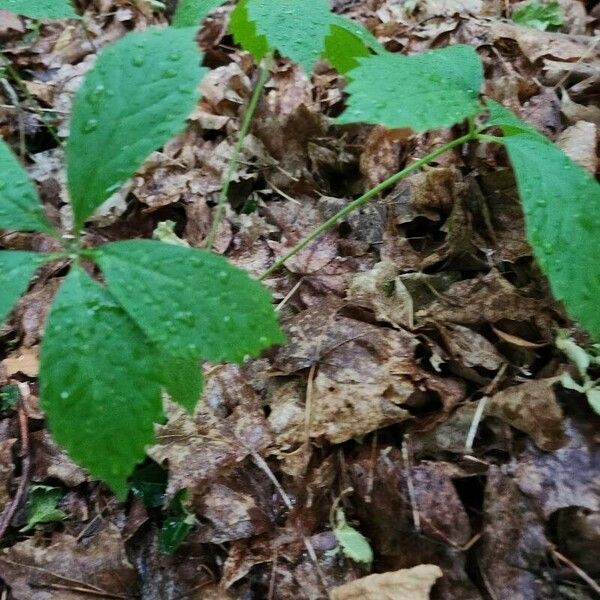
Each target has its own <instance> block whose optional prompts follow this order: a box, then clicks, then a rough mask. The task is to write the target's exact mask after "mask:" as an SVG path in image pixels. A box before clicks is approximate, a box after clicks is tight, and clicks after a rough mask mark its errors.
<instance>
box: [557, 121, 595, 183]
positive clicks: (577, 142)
mask: <svg viewBox="0 0 600 600" xmlns="http://www.w3.org/2000/svg"><path fill="white" fill-rule="evenodd" d="M597 136H598V127H597V126H596V125H595V124H594V123H589V122H587V121H578V122H577V123H575V124H574V125H571V127H567V128H566V129H565V130H564V131H563V132H562V133H561V134H560V135H559V136H558V138H557V139H556V145H557V146H558V147H559V148H560V149H561V150H562V151H563V152H564V153H565V154H566V155H567V156H568V157H569V158H571V159H573V160H574V161H575V162H577V163H579V164H580V165H581V166H582V167H583V168H584V169H585V170H586V171H588V172H589V173H591V174H592V175H595V173H596V170H597V167H598V156H597V154H596V148H597Z"/></svg>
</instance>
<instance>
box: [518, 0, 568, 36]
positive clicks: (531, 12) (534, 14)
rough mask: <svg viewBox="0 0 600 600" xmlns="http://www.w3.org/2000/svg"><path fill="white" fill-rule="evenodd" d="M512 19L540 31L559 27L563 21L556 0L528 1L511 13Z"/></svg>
mask: <svg viewBox="0 0 600 600" xmlns="http://www.w3.org/2000/svg"><path fill="white" fill-rule="evenodd" d="M511 18H512V20H513V21H514V22H515V23H518V24H519V25H525V26H526V27H533V28H534V29H539V30H540V31H545V30H546V29H555V28H557V27H560V26H561V25H562V24H563V23H564V21H563V15H562V10H561V7H560V4H559V3H558V2H557V0H551V1H550V2H546V3H545V4H544V3H542V2H538V1H537V0H534V1H533V2H528V3H527V4H526V5H525V6H522V7H521V8H519V9H518V10H516V11H515V12H514V13H513V14H512V17H511Z"/></svg>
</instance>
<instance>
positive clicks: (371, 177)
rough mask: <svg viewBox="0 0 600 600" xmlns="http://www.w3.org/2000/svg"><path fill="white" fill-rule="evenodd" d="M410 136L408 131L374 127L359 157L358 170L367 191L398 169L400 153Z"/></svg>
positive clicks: (410, 132)
mask: <svg viewBox="0 0 600 600" xmlns="http://www.w3.org/2000/svg"><path fill="white" fill-rule="evenodd" d="M411 136H412V131H411V130H410V129H386V128H385V127H380V126H376V127H374V128H373V129H372V130H371V131H370V133H369V136H368V137H367V139H366V141H365V147H364V149H363V151H362V154H361V155H360V170H361V173H362V174H363V175H364V176H365V179H366V181H367V185H366V187H367V189H368V188H372V187H375V186H376V185H377V184H379V183H381V182H382V181H383V180H384V179H387V178H388V177H390V176H391V175H393V174H394V173H396V171H398V170H399V169H400V159H401V151H402V149H403V148H404V147H405V146H406V144H407V143H408V141H409V140H410V138H411Z"/></svg>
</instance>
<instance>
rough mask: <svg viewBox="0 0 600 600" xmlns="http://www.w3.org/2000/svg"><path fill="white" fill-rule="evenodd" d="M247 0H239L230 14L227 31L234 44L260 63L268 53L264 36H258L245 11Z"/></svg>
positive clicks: (267, 43) (267, 44)
mask: <svg viewBox="0 0 600 600" xmlns="http://www.w3.org/2000/svg"><path fill="white" fill-rule="evenodd" d="M247 5H248V0H240V2H238V4H237V5H236V7H235V8H234V9H233V12H232V13H231V17H230V19H229V29H230V30H231V33H232V34H233V39H234V41H235V43H236V44H239V45H240V46H241V47H242V48H243V49H244V50H246V52H250V54H252V56H254V58H255V59H256V61H260V60H261V59H262V58H263V57H264V56H265V55H266V54H267V52H268V51H269V42H268V41H267V38H266V36H264V35H259V33H258V32H257V29H256V25H255V24H254V23H253V22H252V21H250V17H249V16H248V10H247Z"/></svg>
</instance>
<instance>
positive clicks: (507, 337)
mask: <svg viewBox="0 0 600 600" xmlns="http://www.w3.org/2000/svg"><path fill="white" fill-rule="evenodd" d="M491 327H492V330H493V332H494V333H495V334H496V335H497V336H498V337H499V338H500V339H501V340H503V341H504V342H508V343H509V344H512V345H513V346H520V347H521V348H529V349H532V350H533V349H536V348H543V347H544V346H547V345H548V344H547V343H545V342H530V341H529V340H524V339H523V338H520V337H519V336H516V335H513V334H512V333H507V332H506V331H502V330H501V329H498V328H497V327H494V326H493V325H492V326H491Z"/></svg>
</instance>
